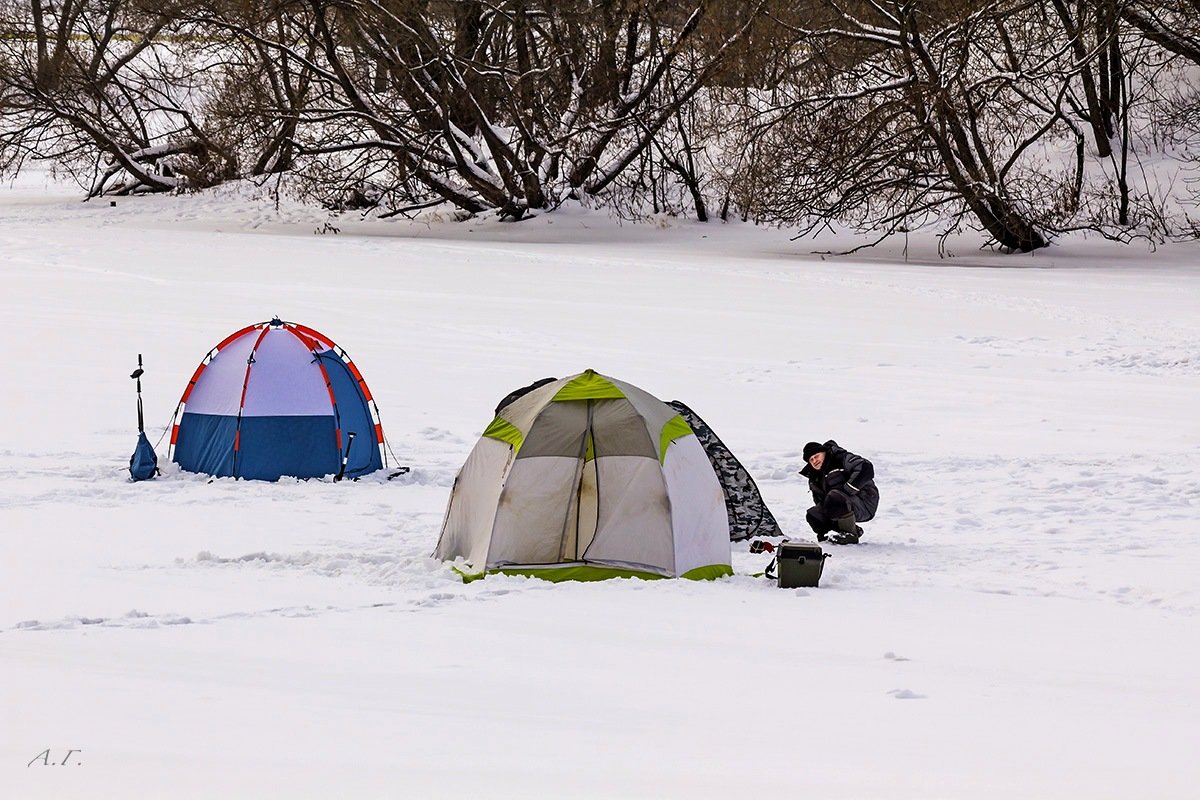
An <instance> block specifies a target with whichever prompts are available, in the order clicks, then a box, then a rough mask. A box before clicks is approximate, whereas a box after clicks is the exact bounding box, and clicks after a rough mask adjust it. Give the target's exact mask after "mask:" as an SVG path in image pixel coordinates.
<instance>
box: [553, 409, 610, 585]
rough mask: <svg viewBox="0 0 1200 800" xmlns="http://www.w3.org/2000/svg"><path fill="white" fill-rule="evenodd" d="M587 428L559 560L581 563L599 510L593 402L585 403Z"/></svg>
mask: <svg viewBox="0 0 1200 800" xmlns="http://www.w3.org/2000/svg"><path fill="white" fill-rule="evenodd" d="M585 402H586V403H587V427H586V429H585V430H584V436H583V441H582V443H581V447H580V450H581V452H580V453H579V466H578V467H577V468H576V472H575V481H574V487H573V488H574V491H573V492H572V494H571V500H570V503H569V504H568V506H567V515H566V519H565V520H564V521H563V535H562V548H561V550H560V555H559V561H562V562H571V561H582V560H583V554H584V553H585V552H586V551H587V549H588V546H589V545H591V543H592V539H594V538H595V537H596V524H597V521H598V519H599V511H600V503H599V499H600V488H599V486H598V485H597V482H596V458H595V446H594V443H593V439H592V403H593V401H591V400H587V401H585Z"/></svg>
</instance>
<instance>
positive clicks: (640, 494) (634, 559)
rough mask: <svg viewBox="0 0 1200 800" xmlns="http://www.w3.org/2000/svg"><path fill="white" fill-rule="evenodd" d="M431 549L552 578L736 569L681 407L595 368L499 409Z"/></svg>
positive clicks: (718, 494)
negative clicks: (434, 547)
mask: <svg viewBox="0 0 1200 800" xmlns="http://www.w3.org/2000/svg"><path fill="white" fill-rule="evenodd" d="M434 557H436V558H440V559H442V560H445V561H451V560H455V559H458V558H462V559H464V560H465V561H466V568H465V569H461V570H460V571H461V572H462V573H463V575H464V578H466V579H468V580H469V579H473V578H475V577H479V576H481V575H482V574H484V573H487V572H504V573H509V574H523V575H534V576H537V577H541V578H546V579H548V580H594V579H602V578H608V577H619V576H633V577H643V578H664V577H685V578H715V577H720V576H723V575H730V574H732V569H731V568H730V550H729V522H728V517H727V516H726V512H725V498H724V493H723V492H722V489H721V485H720V483H719V482H718V481H717V477H716V474H715V473H714V472H713V469H712V465H711V464H710V463H709V460H708V457H707V455H705V452H704V448H703V447H702V446H701V445H700V442H699V440H697V438H696V436H695V435H694V434H693V433H692V430H691V428H689V427H688V425H687V423H686V422H685V421H684V420H683V418H682V417H680V416H679V414H678V413H676V411H675V410H674V409H672V408H670V407H669V406H667V405H666V404H665V403H663V402H662V401H660V400H658V399H657V398H655V397H653V396H652V395H650V394H648V393H646V392H645V391H643V390H641V389H639V388H637V387H636V386H632V385H630V384H628V383H624V382H622V381H618V380H616V379H613V378H609V377H606V376H604V375H600V374H598V373H596V372H593V371H592V370H588V371H586V372H583V373H581V374H579V375H575V376H572V377H570V378H563V379H560V380H555V381H551V382H550V383H546V384H544V385H541V386H537V387H536V388H532V389H531V390H529V391H528V392H527V393H525V394H523V395H521V396H519V397H517V398H516V399H514V400H512V401H511V402H510V403H509V404H508V405H504V406H502V407H501V408H500V409H499V411H498V413H497V415H496V418H495V419H494V420H493V421H492V423H491V424H490V425H488V427H487V429H486V430H485V431H484V432H483V436H482V438H481V439H480V440H479V442H478V443H477V444H476V445H475V448H474V449H473V450H472V451H471V454H470V455H469V456H468V457H467V460H466V462H465V463H464V464H463V466H462V469H461V470H460V471H459V473H458V476H457V477H456V478H455V482H454V488H453V489H452V490H451V494H450V503H449V506H448V507H447V509H446V516H445V519H444V521H443V523H442V534H441V538H440V539H439V541H438V545H437V549H436V550H435V551H434Z"/></svg>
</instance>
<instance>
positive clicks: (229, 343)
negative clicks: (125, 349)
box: [171, 319, 383, 481]
mask: <svg viewBox="0 0 1200 800" xmlns="http://www.w3.org/2000/svg"><path fill="white" fill-rule="evenodd" d="M181 411H182V414H181V413H180V412H181ZM382 443H383V428H382V426H381V425H380V424H379V409H378V407H377V406H376V405H375V402H374V399H373V398H372V396H371V391H370V389H368V388H367V384H366V382H365V381H364V380H363V378H362V375H361V374H360V373H359V371H358V368H357V367H355V366H354V363H353V362H352V361H351V360H350V358H349V356H347V355H346V353H345V351H343V350H342V349H341V348H339V347H337V346H336V345H335V344H334V343H333V340H331V339H330V338H329V337H328V336H325V335H323V334H321V333H318V332H317V331H315V330H313V329H312V328H307V327H305V326H303V325H299V324H297V323H294V322H283V321H281V320H279V319H273V320H271V321H270V322H260V323H258V324H256V325H250V326H248V327H245V328H243V329H241V330H240V331H237V332H236V333H234V334H232V335H230V336H229V337H227V338H226V339H225V340H224V341H222V342H221V343H220V344H218V345H217V346H216V347H214V348H213V349H212V350H210V351H209V353H208V355H206V356H205V358H204V360H203V361H201V362H200V366H199V367H197V368H196V372H195V374H193V375H192V379H191V381H189V382H188V385H187V388H186V389H185V390H184V392H183V397H182V398H181V399H180V401H179V406H178V407H177V408H176V409H175V415H174V417H173V419H172V427H171V448H173V449H174V456H173V458H172V460H173V461H175V462H176V463H177V464H179V466H180V467H181V468H182V469H184V470H187V471H189V472H203V473H207V474H209V475H217V476H222V477H236V478H249V479H255V480H268V481H273V480H278V479H279V478H280V477H283V476H285V475H287V476H292V477H296V478H315V477H320V476H323V475H334V474H336V475H339V476H340V477H359V476H361V475H366V474H368V473H370V472H374V471H375V470H377V469H381V468H382V467H383V462H382V455H381V452H380V445H382Z"/></svg>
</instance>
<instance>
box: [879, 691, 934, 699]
mask: <svg viewBox="0 0 1200 800" xmlns="http://www.w3.org/2000/svg"><path fill="white" fill-rule="evenodd" d="M888 694H890V695H891V696H892V697H894V698H895V699H897V700H924V699H925V695H923V694H917V693H916V692H914V691H912V690H911V689H892V690H891V691H890V692H888Z"/></svg>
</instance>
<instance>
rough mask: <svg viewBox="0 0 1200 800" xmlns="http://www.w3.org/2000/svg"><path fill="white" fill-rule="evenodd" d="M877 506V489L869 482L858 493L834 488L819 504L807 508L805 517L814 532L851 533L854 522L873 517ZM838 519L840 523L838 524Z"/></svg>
mask: <svg viewBox="0 0 1200 800" xmlns="http://www.w3.org/2000/svg"><path fill="white" fill-rule="evenodd" d="M878 506H879V491H878V490H877V489H876V488H875V487H874V486H873V485H871V484H867V485H866V486H864V487H863V489H862V491H860V492H859V493H858V494H850V493H848V492H842V491H839V490H837V489H834V490H832V491H830V492H829V493H828V494H826V495H825V499H824V500H822V501H821V503H820V505H815V506H813V507H812V508H810V509H809V510H808V513H807V514H805V519H807V520H808V526H809V527H810V528H812V529H813V532H814V533H829V532H830V531H835V530H844V531H846V532H847V533H853V532H854V527H855V523H858V522H866V521H867V520H869V519H871V518H872V517H874V516H875V509H876V508H877V507H878ZM839 520H841V522H842V524H841V525H839V524H838V521H839Z"/></svg>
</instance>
